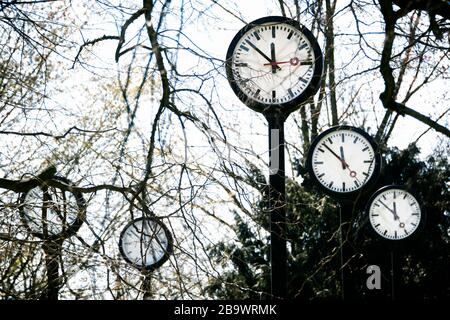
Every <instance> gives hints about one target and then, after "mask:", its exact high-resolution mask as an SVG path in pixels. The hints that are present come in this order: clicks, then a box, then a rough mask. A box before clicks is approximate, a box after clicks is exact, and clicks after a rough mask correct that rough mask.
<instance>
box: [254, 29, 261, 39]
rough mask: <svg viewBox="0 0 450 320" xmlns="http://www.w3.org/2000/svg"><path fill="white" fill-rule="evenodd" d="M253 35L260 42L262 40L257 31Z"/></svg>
mask: <svg viewBox="0 0 450 320" xmlns="http://www.w3.org/2000/svg"><path fill="white" fill-rule="evenodd" d="M253 35H254V36H255V38H256V40H260V39H261V37H260V36H259V34H258V32H257V31H255V32H253Z"/></svg>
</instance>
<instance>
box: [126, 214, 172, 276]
mask: <svg viewBox="0 0 450 320" xmlns="http://www.w3.org/2000/svg"><path fill="white" fill-rule="evenodd" d="M119 250H120V253H121V255H122V256H123V258H124V259H125V261H127V262H128V263H129V264H131V265H132V266H134V267H135V268H137V269H140V270H145V271H153V270H155V269H156V268H158V267H160V266H161V265H162V264H163V263H164V262H166V261H167V260H168V259H169V256H170V254H171V253H172V251H173V242H172V236H171V234H170V232H169V230H168V229H167V227H166V226H165V225H164V224H163V223H162V222H161V221H160V220H158V219H157V218H153V217H142V218H138V219H135V220H133V221H131V222H130V223H128V224H127V225H126V226H125V228H124V229H123V230H122V233H121V234H120V240H119Z"/></svg>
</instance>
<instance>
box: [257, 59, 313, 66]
mask: <svg viewBox="0 0 450 320" xmlns="http://www.w3.org/2000/svg"><path fill="white" fill-rule="evenodd" d="M305 62H308V61H301V62H300V60H299V58H297V57H294V58H290V59H289V60H288V61H272V62H271V63H264V65H265V66H270V65H272V66H274V65H278V64H285V63H290V64H291V65H293V66H296V65H298V64H299V63H300V64H303V63H305Z"/></svg>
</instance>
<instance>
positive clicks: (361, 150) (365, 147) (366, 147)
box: [361, 147, 369, 152]
mask: <svg viewBox="0 0 450 320" xmlns="http://www.w3.org/2000/svg"><path fill="white" fill-rule="evenodd" d="M367 149H369V147H365V148H364V149H362V150H361V151H362V152H364V151H366V150H367Z"/></svg>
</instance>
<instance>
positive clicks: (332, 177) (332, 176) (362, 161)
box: [307, 126, 381, 197]
mask: <svg viewBox="0 0 450 320" xmlns="http://www.w3.org/2000/svg"><path fill="white" fill-rule="evenodd" d="M380 162H381V161H380V156H379V154H378V152H377V147H376V144H375V143H374V142H373V139H372V138H371V137H370V136H369V135H368V134H367V133H366V132H364V131H362V130H361V129H358V128H355V127H350V126H339V127H333V128H330V129H328V130H326V131H325V132H323V133H322V134H320V135H319V136H318V137H317V138H316V139H315V140H314V141H313V143H312V144H311V147H310V149H309V153H308V159H307V167H308V169H309V172H310V176H311V178H312V179H313V180H315V181H316V183H318V184H319V185H320V186H321V187H322V189H324V191H325V192H327V193H329V194H331V195H335V196H339V197H345V196H350V195H354V194H356V193H358V192H359V191H361V189H362V188H363V187H365V186H366V185H368V184H369V183H372V182H373V181H374V180H375V179H376V178H377V176H378V174H379V171H380Z"/></svg>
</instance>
